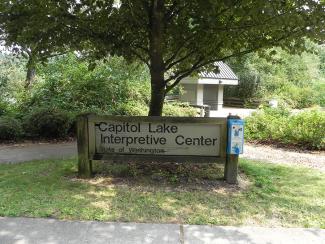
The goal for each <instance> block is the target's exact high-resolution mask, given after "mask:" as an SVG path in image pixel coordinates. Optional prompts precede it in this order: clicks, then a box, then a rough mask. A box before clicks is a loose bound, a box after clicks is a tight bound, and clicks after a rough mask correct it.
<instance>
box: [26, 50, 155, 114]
mask: <svg viewBox="0 0 325 244" xmlns="http://www.w3.org/2000/svg"><path fill="white" fill-rule="evenodd" d="M89 65H90V64H89V63H88V62H87V61H84V60H82V59H81V58H78V57H77V56H76V55H75V54H69V55H65V56H62V57H57V58H55V59H53V60H51V61H50V62H49V63H48V64H47V65H46V66H45V67H43V66H40V67H39V69H38V73H39V76H41V77H42V80H40V81H39V82H38V83H37V84H36V85H35V86H34V88H33V89H32V92H31V93H30V96H29V97H27V98H26V99H25V101H24V107H25V108H24V109H26V110H28V109H29V108H31V107H41V106H48V107H53V108H59V109H62V110H66V111H71V112H75V113H84V112H97V113H105V114H128V111H129V110H130V107H132V105H131V104H135V103H137V104H138V105H139V106H138V107H139V108H145V107H146V106H147V105H146V104H147V102H148V100H149V95H150V93H149V92H150V90H149V82H148V73H147V70H146V69H145V68H144V67H143V66H140V65H136V64H128V63H126V62H125V61H124V60H123V59H121V58H116V57H111V58H110V59H109V60H107V62H98V63H97V65H96V66H95V67H94V69H89ZM123 108H125V109H126V111H124V110H123ZM131 114H132V113H131Z"/></svg>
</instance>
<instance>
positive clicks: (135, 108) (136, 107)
mask: <svg viewBox="0 0 325 244" xmlns="http://www.w3.org/2000/svg"><path fill="white" fill-rule="evenodd" d="M148 111H149V110H148V106H147V105H146V104H143V103H140V102H135V101H131V102H126V103H121V104H120V105H119V106H118V107H117V109H116V110H114V111H113V114H114V115H128V116H147V115H148Z"/></svg>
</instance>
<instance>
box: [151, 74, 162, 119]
mask: <svg viewBox="0 0 325 244" xmlns="http://www.w3.org/2000/svg"><path fill="white" fill-rule="evenodd" d="M150 74H151V100H150V108H149V116H161V115H162V111H163V106H164V100H165V92H166V90H165V87H166V86H165V80H164V73H163V72H155V71H151V72H150Z"/></svg>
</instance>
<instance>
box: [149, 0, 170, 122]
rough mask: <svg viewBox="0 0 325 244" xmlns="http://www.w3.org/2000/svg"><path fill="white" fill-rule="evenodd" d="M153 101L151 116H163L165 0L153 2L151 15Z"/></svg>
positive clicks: (164, 91)
mask: <svg viewBox="0 0 325 244" xmlns="http://www.w3.org/2000/svg"><path fill="white" fill-rule="evenodd" d="M149 20H150V23H149V26H150V27H149V28H150V30H149V39H150V43H149V45H150V47H149V49H150V75H151V101H150V110H149V116H161V115H162V110H163V106H164V99H165V93H166V83H165V79H164V72H165V64H164V59H163V32H164V0H152V5H151V8H150V13H149Z"/></svg>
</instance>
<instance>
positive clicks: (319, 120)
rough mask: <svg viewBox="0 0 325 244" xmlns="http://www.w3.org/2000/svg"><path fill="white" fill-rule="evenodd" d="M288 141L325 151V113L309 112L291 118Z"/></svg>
mask: <svg viewBox="0 0 325 244" xmlns="http://www.w3.org/2000/svg"><path fill="white" fill-rule="evenodd" d="M286 138H287V140H288V141H290V142H293V143H296V144H301V145H308V146H309V147H311V148H318V149H325V112H320V111H317V110H309V111H305V112H301V113H299V114H297V115H295V116H291V117H290V123H289V125H288V130H287V135H286Z"/></svg>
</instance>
